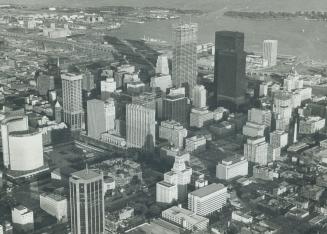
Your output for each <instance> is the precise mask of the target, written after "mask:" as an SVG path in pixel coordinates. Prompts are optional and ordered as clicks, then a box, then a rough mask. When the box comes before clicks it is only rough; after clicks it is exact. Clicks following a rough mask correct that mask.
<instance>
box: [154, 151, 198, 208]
mask: <svg viewBox="0 0 327 234" xmlns="http://www.w3.org/2000/svg"><path fill="white" fill-rule="evenodd" d="M191 176H192V168H190V167H187V166H186V165H185V157H184V155H182V154H177V155H176V156H175V162H174V166H173V168H172V169H171V171H169V172H166V173H165V174H164V180H163V181H161V182H158V183H157V190H156V192H157V202H164V203H170V202H171V201H172V200H171V199H176V200H177V199H179V200H181V201H182V200H184V199H186V197H187V185H188V184H189V183H191ZM174 186H176V190H175V187H174ZM175 192H176V194H175ZM175 195H176V196H177V198H175Z"/></svg>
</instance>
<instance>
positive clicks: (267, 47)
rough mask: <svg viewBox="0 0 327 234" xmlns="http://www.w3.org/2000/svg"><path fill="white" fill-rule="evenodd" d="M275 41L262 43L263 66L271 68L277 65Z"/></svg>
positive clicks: (276, 44) (276, 45) (276, 43)
mask: <svg viewBox="0 0 327 234" xmlns="http://www.w3.org/2000/svg"><path fill="white" fill-rule="evenodd" d="M277 50H278V41H277V40H264V41H263V61H262V62H263V66H265V67H272V66H275V65H276V64H277Z"/></svg>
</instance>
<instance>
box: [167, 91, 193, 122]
mask: <svg viewBox="0 0 327 234" xmlns="http://www.w3.org/2000/svg"><path fill="white" fill-rule="evenodd" d="M188 109H189V107H188V99H187V97H185V95H184V94H178V93H177V94H169V95H167V96H166V97H165V98H163V100H162V117H163V120H175V121H176V122H179V123H180V124H182V125H183V126H184V127H186V126H187V125H188V119H189V110H188Z"/></svg>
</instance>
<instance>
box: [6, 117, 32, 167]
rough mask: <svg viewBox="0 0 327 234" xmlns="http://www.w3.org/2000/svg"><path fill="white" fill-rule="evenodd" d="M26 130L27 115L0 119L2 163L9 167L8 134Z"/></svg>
mask: <svg viewBox="0 0 327 234" xmlns="http://www.w3.org/2000/svg"><path fill="white" fill-rule="evenodd" d="M26 130H28V117H27V116H13V117H8V118H6V119H4V120H2V121H1V139H2V152H3V165H4V166H5V167H6V168H9V165H10V153H9V134H10V133H11V132H16V131H26Z"/></svg>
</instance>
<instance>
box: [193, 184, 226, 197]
mask: <svg viewBox="0 0 327 234" xmlns="http://www.w3.org/2000/svg"><path fill="white" fill-rule="evenodd" d="M224 188H225V186H224V185H223V184H216V183H213V184H210V185H208V186H206V187H203V188H200V189H198V190H195V191H193V192H191V193H190V194H192V195H193V196H197V197H205V196H208V195H209V194H211V193H214V192H217V191H219V190H222V189H224Z"/></svg>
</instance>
